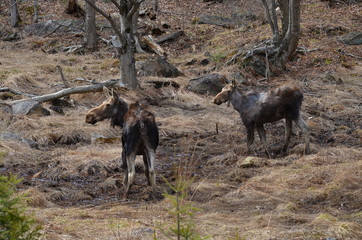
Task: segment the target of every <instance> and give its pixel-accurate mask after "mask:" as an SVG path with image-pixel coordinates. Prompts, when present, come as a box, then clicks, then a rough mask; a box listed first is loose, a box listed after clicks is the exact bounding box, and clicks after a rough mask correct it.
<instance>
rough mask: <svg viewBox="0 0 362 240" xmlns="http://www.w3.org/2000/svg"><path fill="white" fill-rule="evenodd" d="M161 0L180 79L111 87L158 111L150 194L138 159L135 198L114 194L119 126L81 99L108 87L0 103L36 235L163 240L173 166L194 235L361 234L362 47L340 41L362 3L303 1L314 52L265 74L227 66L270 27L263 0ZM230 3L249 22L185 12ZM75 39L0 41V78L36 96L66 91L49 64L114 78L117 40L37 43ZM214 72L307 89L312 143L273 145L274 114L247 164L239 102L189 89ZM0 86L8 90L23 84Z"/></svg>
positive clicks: (9, 169)
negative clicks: (105, 44) (205, 19)
mask: <svg viewBox="0 0 362 240" xmlns="http://www.w3.org/2000/svg"><path fill="white" fill-rule="evenodd" d="M53 2H54V3H55V5H54V9H53V11H56V9H58V10H59V9H62V7H63V6H62V5H61V1H53ZM159 2H160V6H161V12H160V13H159V17H158V18H159V20H160V21H161V20H162V21H166V22H168V23H169V24H170V25H171V26H172V28H173V29H182V30H184V31H185V33H186V34H185V36H183V37H182V38H181V39H180V40H179V41H176V42H173V43H168V44H165V45H163V47H164V48H165V50H166V51H168V53H169V60H170V62H172V63H173V64H174V65H175V66H176V67H178V69H179V70H181V71H182V72H183V73H184V74H185V75H184V76H182V77H178V78H173V79H167V80H173V81H175V82H177V83H178V84H179V85H180V86H181V87H180V88H175V87H173V86H166V87H162V88H155V87H154V86H153V85H152V84H149V83H148V81H149V80H161V81H162V80H165V79H162V78H159V77H140V78H139V80H140V83H141V86H142V90H140V91H127V90H125V89H121V88H119V89H118V92H119V94H120V95H121V96H122V97H123V98H125V99H127V100H129V101H134V100H136V99H147V100H148V101H149V102H150V104H151V109H152V111H153V112H154V113H155V115H156V121H157V123H158V126H159V130H160V146H159V148H158V149H157V161H156V163H155V167H156V174H157V179H156V180H157V194H156V199H154V198H152V196H151V195H150V191H151V189H150V188H149V187H148V186H147V181H146V178H145V176H144V174H143V166H142V164H141V163H139V164H138V165H137V166H138V168H137V175H136V181H135V184H134V185H133V186H132V189H131V192H130V194H129V198H128V200H127V201H123V200H121V198H120V193H121V192H122V190H123V186H122V184H121V183H122V177H123V170H122V169H121V168H120V165H119V159H120V154H121V141H120V135H121V129H118V128H112V127H111V126H110V125H109V122H108V121H104V122H100V123H98V124H96V125H95V126H93V125H88V124H86V123H85V122H84V118H85V115H86V113H87V111H89V110H90V109H91V108H92V107H95V106H97V105H98V104H100V103H101V102H102V101H104V100H105V99H106V97H105V96H104V95H103V93H89V94H82V95H80V94H79V95H71V96H70V100H69V101H68V102H69V104H67V105H61V109H62V111H63V113H57V112H56V111H54V110H50V113H51V114H50V115H49V116H44V114H42V113H40V112H35V113H33V114H30V115H26V116H23V115H9V114H5V113H3V114H2V115H1V122H0V131H1V138H0V154H1V156H2V158H1V160H0V174H9V173H13V174H16V175H18V176H19V177H21V178H23V181H22V183H21V185H19V191H20V192H26V193H28V194H29V201H28V202H29V205H30V210H31V212H32V213H33V214H35V217H36V219H37V220H38V221H39V222H40V223H41V224H42V225H43V226H44V229H43V231H44V237H43V239H54V240H58V239H59V240H60V239H84V240H85V239H153V237H154V234H156V236H157V239H167V238H166V236H164V235H163V234H162V232H161V231H160V228H168V227H169V224H171V222H172V221H174V219H173V217H172V215H171V214H170V213H169V210H170V209H172V203H171V201H170V199H169V198H165V197H164V196H163V193H169V194H172V191H171V190H170V188H169V186H168V185H167V184H166V182H165V179H167V181H169V182H171V183H173V182H174V181H175V179H176V176H177V172H179V171H181V173H182V175H183V176H185V177H187V179H190V180H191V179H192V183H191V185H190V187H189V190H188V193H189V197H188V200H190V202H189V203H191V204H192V205H193V206H195V207H197V208H199V209H201V210H200V211H198V212H197V213H196V215H195V216H194V219H195V223H194V225H195V229H196V230H195V231H196V232H198V233H199V234H200V235H201V236H208V237H209V238H210V239H255V240H256V239H258V240H259V239H261V240H263V239H295V240H302V239H303V240H304V239H313V240H314V239H315V240H321V239H356V240H357V239H362V230H361V229H362V184H361V183H362V148H361V146H362V127H361V126H362V111H361V108H362V100H361V99H362V61H361V59H360V58H356V57H355V56H362V49H361V47H360V46H346V45H343V44H342V43H340V42H338V41H337V38H338V37H339V36H340V35H343V34H345V33H346V32H350V31H356V30H360V26H361V19H362V15H361V11H362V5H361V4H355V5H351V6H348V5H342V6H340V7H338V8H330V7H329V6H328V4H327V3H326V2H320V1H317V0H309V1H304V3H303V11H302V36H301V41H300V46H302V47H305V48H307V49H317V50H316V51H311V52H306V53H304V54H299V55H298V57H297V58H296V59H295V60H294V61H292V62H291V63H289V65H288V70H289V71H288V72H286V73H284V74H282V75H281V76H278V77H274V78H272V79H271V80H270V81H259V80H258V79H261V77H257V76H254V75H252V74H250V73H248V72H245V71H244V70H240V68H239V66H238V65H237V64H234V65H231V66H226V65H224V62H226V61H227V60H228V59H229V57H230V56H232V55H233V53H235V49H238V48H240V47H247V46H252V45H253V44H255V43H256V42H258V41H261V40H265V39H268V38H269V37H270V30H269V27H268V25H266V24H264V25H262V24H261V23H262V22H263V17H262V15H263V14H262V13H260V9H261V8H260V6H259V5H258V4H254V5H253V4H250V2H248V1H232V0H224V1H223V3H216V4H209V3H204V2H203V1H201V0H200V1H179V2H178V3H177V2H176V1H175V2H173V1H163V0H161V1H159ZM43 4H50V3H46V2H44V3H43ZM177 4H179V5H177ZM25 8H26V6H23V9H25ZM21 9H22V8H21ZM43 11H45V9H43ZM236 11H242V12H243V11H248V12H251V13H253V14H255V15H256V16H257V20H256V21H255V22H250V23H248V25H247V26H243V27H241V28H222V27H216V26H211V25H201V24H200V25H197V24H191V22H192V19H193V18H195V17H197V16H199V15H200V14H201V13H205V14H221V13H222V12H223V13H230V14H231V13H234V12H236ZM58 12H59V13H60V12H61V11H58ZM347 13H348V14H347ZM0 14H1V12H0ZM4 16H5V15H4V14H3V15H1V18H4ZM64 16H65V15H64ZM64 16H63V15H61V14H59V15H58V17H59V18H61V17H64ZM336 16H340V17H338V18H336ZM24 19H27V16H24ZM328 29H332V30H333V31H332V30H331V31H329V30H328ZM334 30H335V31H334ZM102 34H104V35H105V34H107V33H102ZM81 41H82V38H81V37H79V36H73V35H72V36H60V35H56V34H54V35H52V36H49V37H48V38H39V37H26V38H24V39H21V40H19V41H15V42H5V41H0V87H10V88H13V89H15V90H17V91H20V92H25V93H28V94H35V95H40V94H45V93H50V92H55V91H58V90H61V89H62V88H63V86H62V81H61V79H60V75H59V73H58V71H57V68H56V66H57V65H59V66H61V67H62V69H63V71H64V74H65V77H66V79H68V80H69V83H70V84H71V85H72V86H76V85H84V82H80V81H77V80H75V79H77V78H83V79H95V80H97V81H104V80H108V79H111V78H118V76H119V71H118V65H117V64H118V63H117V61H116V59H114V58H112V54H113V50H112V49H109V48H102V49H101V50H100V51H99V52H96V53H87V54H84V55H76V54H65V53H56V54H49V53H46V51H45V52H44V51H42V50H48V49H49V48H51V47H52V46H53V45H52V43H53V44H54V42H55V44H56V45H65V46H68V45H71V44H73V43H78V42H81ZM225 42H229V43H230V44H225ZM339 50H343V52H346V53H351V54H353V55H354V56H348V55H345V54H343V53H341V51H339ZM206 53H207V54H206ZM205 56H211V57H209V58H210V59H211V63H210V64H209V65H208V66H206V67H205V66H201V65H197V64H196V65H187V64H186V63H188V62H189V61H191V60H192V59H196V60H202V59H203V58H205ZM137 57H138V58H139V59H143V58H145V57H146V56H145V55H139V56H137ZM208 72H218V73H221V74H224V75H225V76H226V77H227V78H228V79H231V78H232V77H233V76H234V74H235V73H239V72H241V73H242V74H245V76H247V77H248V81H247V82H246V83H244V84H242V85H241V86H240V87H241V88H242V89H257V90H259V89H268V88H270V87H273V86H277V85H279V84H281V83H283V82H286V81H295V82H297V83H298V84H299V85H300V86H302V88H303V92H304V102H303V106H302V116H303V118H304V119H305V120H306V122H307V124H308V126H309V128H310V133H311V143H312V145H311V149H312V152H311V153H310V154H308V155H303V151H302V149H303V137H302V136H301V134H300V133H299V132H298V131H296V129H294V134H293V136H292V140H291V144H290V145H289V149H288V152H287V154H281V153H280V152H279V151H278V150H279V149H280V148H281V147H282V145H283V138H284V123H283V121H279V122H276V123H272V124H267V125H266V130H267V136H268V143H269V146H270V149H271V151H272V153H273V158H272V159H269V158H267V156H266V155H265V154H264V152H263V150H262V147H261V145H260V141H259V139H258V138H256V141H255V144H254V146H255V149H254V153H253V155H252V156H253V157H254V158H253V161H254V162H253V163H252V164H249V165H245V159H247V157H248V155H247V152H246V135H245V129H244V126H243V125H242V122H241V119H240V117H239V115H238V113H237V112H236V111H235V110H234V109H232V107H227V106H226V104H224V105H220V106H216V105H214V104H212V103H211V100H212V98H213V96H210V95H198V94H195V93H192V92H190V91H188V90H187V89H186V85H187V83H188V81H189V80H190V79H192V78H195V77H198V76H202V75H204V74H205V73H208ZM1 98H2V100H1V101H5V102H6V101H11V100H14V99H17V98H19V96H16V95H10V96H7V95H5V94H2V95H1ZM43 106H44V107H45V108H47V109H50V106H51V105H50V104H49V103H45V104H44V105H43ZM216 126H217V130H216ZM249 159H250V158H249ZM137 161H138V162H141V161H139V160H137ZM180 169H181V170H180ZM160 226H161V227H160Z"/></svg>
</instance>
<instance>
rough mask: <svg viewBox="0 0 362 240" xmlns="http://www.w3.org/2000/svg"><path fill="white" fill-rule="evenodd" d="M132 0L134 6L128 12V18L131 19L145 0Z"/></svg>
mask: <svg viewBox="0 0 362 240" xmlns="http://www.w3.org/2000/svg"><path fill="white" fill-rule="evenodd" d="M130 1H131V2H132V8H131V10H130V11H129V12H128V13H127V16H126V18H127V20H130V19H131V18H132V17H133V14H135V13H136V11H138V10H139V9H140V5H141V3H142V2H143V1H144V0H130Z"/></svg>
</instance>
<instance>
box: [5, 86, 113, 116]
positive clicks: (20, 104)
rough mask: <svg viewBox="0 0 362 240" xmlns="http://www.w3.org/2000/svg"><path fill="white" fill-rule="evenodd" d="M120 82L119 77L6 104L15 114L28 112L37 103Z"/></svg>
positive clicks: (100, 89) (100, 88)
mask: <svg viewBox="0 0 362 240" xmlns="http://www.w3.org/2000/svg"><path fill="white" fill-rule="evenodd" d="M118 82H119V79H111V80H108V81H104V82H100V83H95V84H92V85H84V86H77V87H71V88H66V89H63V90H60V91H58V92H55V93H50V94H45V95H41V96H34V97H31V98H28V99H21V100H16V101H12V102H8V103H6V104H8V105H10V106H11V108H12V110H13V113H14V114H27V113H28V112H29V111H30V110H31V109H32V108H33V107H34V106H35V105H37V104H39V103H42V102H48V101H52V100H55V99H58V98H61V97H64V96H68V95H71V94H79V93H89V92H97V91H102V90H103V87H112V86H114V85H115V84H117V83H118Z"/></svg>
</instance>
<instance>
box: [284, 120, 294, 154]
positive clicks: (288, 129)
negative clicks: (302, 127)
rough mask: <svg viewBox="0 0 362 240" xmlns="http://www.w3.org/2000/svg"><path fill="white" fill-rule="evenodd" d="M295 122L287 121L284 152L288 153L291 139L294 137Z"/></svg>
mask: <svg viewBox="0 0 362 240" xmlns="http://www.w3.org/2000/svg"><path fill="white" fill-rule="evenodd" d="M292 127H293V121H292V120H291V119H289V118H286V119H285V140H284V146H283V152H286V151H287V148H288V144H289V141H290V137H291V136H292Z"/></svg>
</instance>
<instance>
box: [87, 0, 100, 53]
mask: <svg viewBox="0 0 362 240" xmlns="http://www.w3.org/2000/svg"><path fill="white" fill-rule="evenodd" d="M90 1H91V2H92V3H93V4H95V1H96V0H90ZM85 12H86V14H85V24H84V25H85V35H86V36H85V41H86V46H87V48H88V49H89V50H90V51H97V50H98V41H97V40H98V37H97V30H96V12H95V10H94V8H92V6H91V5H89V4H88V3H85Z"/></svg>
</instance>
